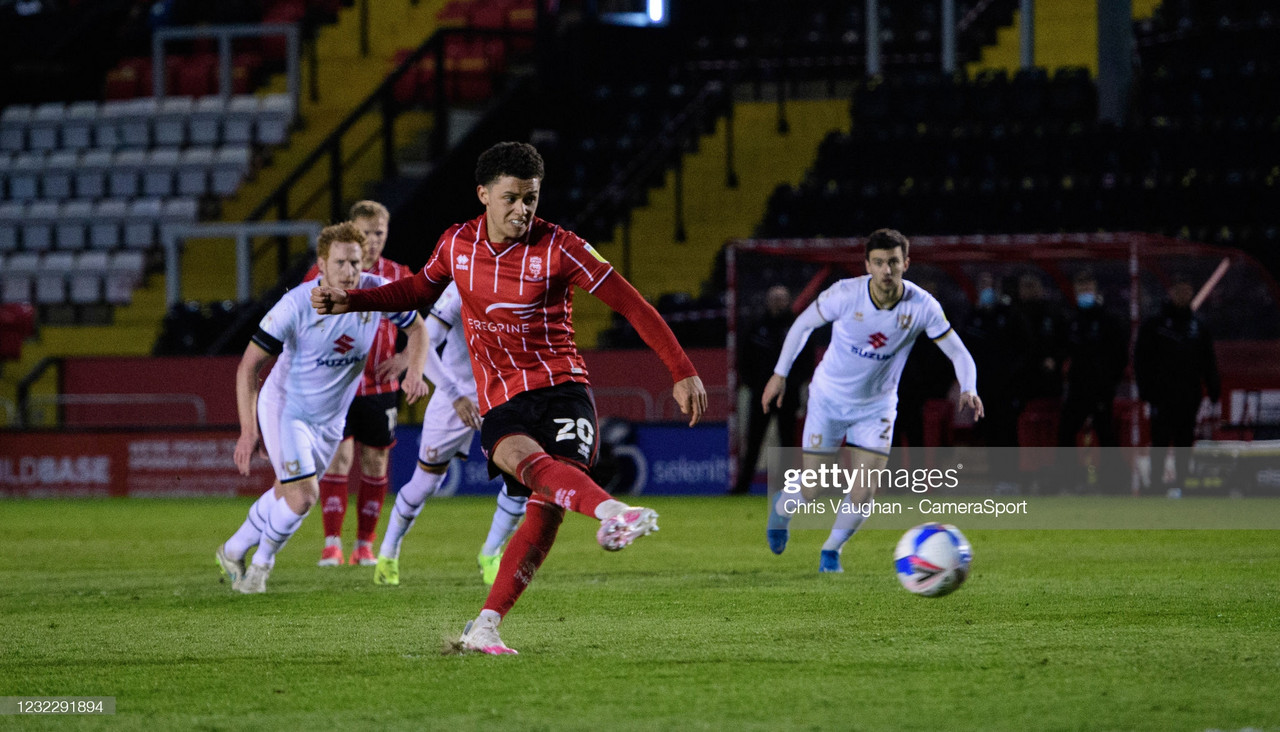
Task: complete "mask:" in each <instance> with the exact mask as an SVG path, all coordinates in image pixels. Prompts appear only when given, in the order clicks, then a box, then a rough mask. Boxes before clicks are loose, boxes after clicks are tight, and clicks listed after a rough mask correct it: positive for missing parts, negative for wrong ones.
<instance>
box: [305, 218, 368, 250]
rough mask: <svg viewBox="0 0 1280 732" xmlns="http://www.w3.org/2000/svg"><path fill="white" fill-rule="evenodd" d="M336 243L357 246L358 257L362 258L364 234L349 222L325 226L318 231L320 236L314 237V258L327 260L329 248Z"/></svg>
mask: <svg viewBox="0 0 1280 732" xmlns="http://www.w3.org/2000/svg"><path fill="white" fill-rule="evenodd" d="M338 242H343V243H348V242H355V243H356V244H359V245H360V256H362V257H363V256H364V232H363V231H361V230H360V227H358V226H356V225H355V224H354V223H352V222H350V221H343V222H342V223H340V224H334V225H333V226H326V227H324V228H323V229H321V230H320V236H318V237H316V256H317V257H319V258H320V259H328V258H329V247H331V246H333V245H334V244H336V243H338Z"/></svg>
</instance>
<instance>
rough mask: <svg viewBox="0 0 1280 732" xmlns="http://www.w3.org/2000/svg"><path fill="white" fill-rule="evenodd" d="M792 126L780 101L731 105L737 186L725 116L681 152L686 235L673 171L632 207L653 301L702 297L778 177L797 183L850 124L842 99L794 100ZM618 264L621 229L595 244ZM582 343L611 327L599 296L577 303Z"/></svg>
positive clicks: (637, 269)
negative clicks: (732, 184)
mask: <svg viewBox="0 0 1280 732" xmlns="http://www.w3.org/2000/svg"><path fill="white" fill-rule="evenodd" d="M787 120H788V122H789V124H790V132H789V133H788V134H786V135H779V134H778V131H777V124H778V120H777V105H776V104H775V103H772V102H737V103H736V104H735V105H734V147H735V167H736V169H737V172H738V178H739V184H738V187H737V188H736V189H730V188H727V187H726V186H725V167H724V148H725V121H724V120H723V119H721V120H719V122H718V123H717V125H716V130H715V132H714V133H713V134H711V135H709V136H706V137H703V138H701V139H700V141H699V146H698V151H697V152H696V153H693V154H687V155H685V158H684V191H685V201H684V213H685V229H686V232H687V234H688V238H687V241H685V242H683V243H680V242H677V241H675V237H674V231H675V193H674V186H675V174H674V173H672V172H668V173H667V176H666V181H665V182H664V184H663V185H662V186H661V187H660V188H657V189H654V190H651V191H649V203H648V205H646V206H642V207H639V208H636V209H635V210H633V211H632V228H631V247H632V254H631V262H632V270H631V282H632V284H634V285H635V286H636V289H638V290H639V291H640V293H641V294H643V295H644V296H645V297H646V298H648V299H649V300H650V301H651V302H652V301H656V300H657V298H658V296H659V295H662V294H665V293H671V292H687V293H690V294H692V295H695V296H696V295H697V294H698V292H699V291H700V290H701V287H702V283H703V281H704V280H705V279H707V277H708V276H710V274H711V268H712V266H713V264H714V262H715V258H716V254H717V253H718V252H719V251H720V248H721V246H723V245H724V243H725V242H726V241H728V240H730V239H740V238H747V237H750V236H751V235H752V234H753V233H754V229H755V226H756V223H757V222H758V221H759V219H760V213H761V212H762V211H764V209H765V204H766V203H767V201H768V199H769V195H770V194H771V193H772V192H773V190H774V188H775V187H776V186H777V185H778V184H780V183H791V184H793V185H795V184H798V183H799V182H800V180H801V178H803V177H804V175H805V172H806V171H807V170H808V168H809V165H810V164H811V163H812V162H813V157H814V151H815V150H817V148H818V143H819V142H821V141H822V138H823V137H825V136H826V134H827V133H828V132H830V131H832V130H835V129H840V130H846V131H847V130H848V129H849V104H848V101H847V100H845V99H822V100H794V101H791V102H788V104H787ZM597 248H598V249H599V251H600V253H601V254H602V255H603V256H604V257H606V258H607V259H609V261H610V262H612V263H613V264H614V266H616V267H621V263H622V233H621V229H619V230H618V231H617V232H616V233H615V235H614V237H613V240H612V241H611V242H608V243H603V244H600V245H599V246H598V247H597ZM573 319H574V326H575V330H576V331H577V334H578V343H579V344H580V345H582V346H584V347H586V348H592V347H594V346H595V345H596V343H597V342H598V340H599V336H600V333H601V332H603V331H604V330H605V329H606V328H608V326H609V321H610V311H609V308H608V307H607V306H605V305H604V304H603V303H601V302H600V301H599V300H597V299H595V298H594V297H587V296H579V297H578V298H577V299H576V300H575V301H574V312H573Z"/></svg>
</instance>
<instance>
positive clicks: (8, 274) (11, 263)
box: [0, 252, 40, 303]
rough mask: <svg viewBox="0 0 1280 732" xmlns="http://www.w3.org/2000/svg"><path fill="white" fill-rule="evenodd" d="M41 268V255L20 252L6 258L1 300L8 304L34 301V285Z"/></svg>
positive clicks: (0, 277)
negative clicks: (32, 295)
mask: <svg viewBox="0 0 1280 732" xmlns="http://www.w3.org/2000/svg"><path fill="white" fill-rule="evenodd" d="M39 267H40V255H39V254H37V253H35V252H19V253H17V254H10V255H9V256H8V257H6V258H5V261H4V269H3V270H2V271H0V300H3V301H4V302H7V303H13V302H25V303H30V302H31V301H32V297H31V294H32V284H33V282H34V280H35V276H36V271H37V270H38V269H39Z"/></svg>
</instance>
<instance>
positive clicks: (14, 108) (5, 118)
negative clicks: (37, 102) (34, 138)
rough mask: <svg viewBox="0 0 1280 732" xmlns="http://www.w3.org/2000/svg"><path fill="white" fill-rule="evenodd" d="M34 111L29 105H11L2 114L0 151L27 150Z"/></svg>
mask: <svg viewBox="0 0 1280 732" xmlns="http://www.w3.org/2000/svg"><path fill="white" fill-rule="evenodd" d="M33 111H34V110H33V109H32V107H31V105H29V104H10V105H9V106H7V107H5V108H4V112H0V150H7V151H9V152H20V151H22V150H26V149H27V126H28V125H29V124H30V123H31V115H32V113H33Z"/></svg>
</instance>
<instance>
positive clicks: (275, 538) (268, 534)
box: [253, 498, 310, 567]
mask: <svg viewBox="0 0 1280 732" xmlns="http://www.w3.org/2000/svg"><path fill="white" fill-rule="evenodd" d="M307 513H310V511H308V512H307ZM306 517H307V514H306V513H304V514H302V515H301V516H299V515H298V514H296V513H294V512H293V509H292V508H289V502H288V501H286V500H285V499H283V498H281V499H279V500H277V501H276V505H274V506H272V507H271V514H270V515H269V516H267V523H266V526H265V527H264V528H263V530H262V541H261V542H259V543H258V551H256V552H254V553H253V563H254V564H257V565H261V566H263V567H272V566H275V563H276V552H278V551H280V549H281V548H283V547H284V545H285V542H287V541H289V537H291V536H293V533H294V532H295V531H297V530H298V527H299V526H301V525H302V520H303V519H304V518H306Z"/></svg>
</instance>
